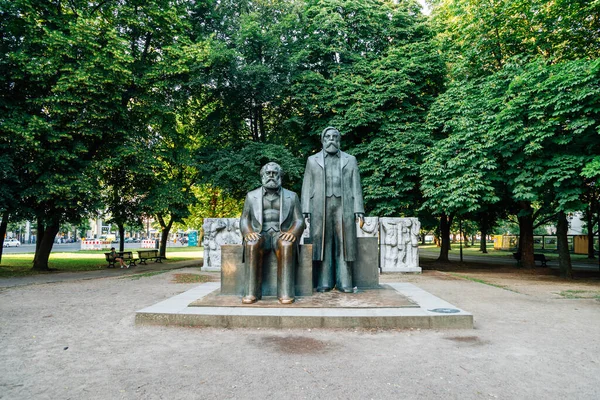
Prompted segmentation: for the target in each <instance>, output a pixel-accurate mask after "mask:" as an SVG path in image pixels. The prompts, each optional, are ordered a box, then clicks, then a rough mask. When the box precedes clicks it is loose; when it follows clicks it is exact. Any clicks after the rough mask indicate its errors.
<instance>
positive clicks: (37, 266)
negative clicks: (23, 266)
mask: <svg viewBox="0 0 600 400" xmlns="http://www.w3.org/2000/svg"><path fill="white" fill-rule="evenodd" d="M39 227H40V223H39V222H38V229H39ZM59 229H60V223H59V222H58V221H52V223H51V224H50V225H48V226H46V229H43V232H44V234H43V237H42V239H41V240H40V241H39V242H38V245H37V246H36V250H35V256H34V257H33V269H34V270H36V271H49V270H50V268H49V267H48V259H49V258H50V252H51V251H52V246H53V245H54V238H55V237H56V234H57V233H58V231H59ZM38 235H39V232H38Z"/></svg>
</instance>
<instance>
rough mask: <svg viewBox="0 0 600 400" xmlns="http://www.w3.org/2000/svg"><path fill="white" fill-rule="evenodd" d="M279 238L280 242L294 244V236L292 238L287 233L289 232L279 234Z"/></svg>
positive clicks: (291, 235)
mask: <svg viewBox="0 0 600 400" xmlns="http://www.w3.org/2000/svg"><path fill="white" fill-rule="evenodd" d="M279 237H280V238H281V239H282V240H285V241H288V242H292V243H294V242H295V241H296V236H294V235H293V234H292V233H289V232H282V233H281V234H279Z"/></svg>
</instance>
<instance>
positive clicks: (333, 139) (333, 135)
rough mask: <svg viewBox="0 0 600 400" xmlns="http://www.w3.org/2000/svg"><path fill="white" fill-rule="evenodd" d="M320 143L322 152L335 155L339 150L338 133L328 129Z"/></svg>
mask: <svg viewBox="0 0 600 400" xmlns="http://www.w3.org/2000/svg"><path fill="white" fill-rule="evenodd" d="M321 142H322V143H323V150H325V151H326V152H328V153H329V154H335V153H337V152H338V150H339V149H340V133H339V132H338V131H337V130H335V129H330V130H328V131H327V132H325V134H324V135H323V139H322V141H321Z"/></svg>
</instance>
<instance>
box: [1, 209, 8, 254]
mask: <svg viewBox="0 0 600 400" xmlns="http://www.w3.org/2000/svg"><path fill="white" fill-rule="evenodd" d="M8 217H9V213H8V210H6V211H4V214H2V222H1V223H0V262H1V261H2V250H3V249H4V237H5V236H6V229H7V228H8Z"/></svg>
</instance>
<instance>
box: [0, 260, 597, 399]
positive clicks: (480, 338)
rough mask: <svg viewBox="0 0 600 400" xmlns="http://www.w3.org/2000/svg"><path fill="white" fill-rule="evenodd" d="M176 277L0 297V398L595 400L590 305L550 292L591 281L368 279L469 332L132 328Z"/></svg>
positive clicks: (455, 276) (35, 289) (469, 274)
mask: <svg viewBox="0 0 600 400" xmlns="http://www.w3.org/2000/svg"><path fill="white" fill-rule="evenodd" d="M182 273H186V274H199V273H200V272H199V270H198V268H185V269H178V270H171V271H167V272H164V273H161V274H156V275H151V274H149V273H146V274H145V275H144V276H140V275H123V276H116V275H114V274H113V275H108V276H106V277H103V278H100V277H96V278H95V279H85V280H73V279H70V280H64V281H61V282H52V283H43V282H37V284H33V285H26V286H14V287H4V288H2V289H0V360H1V361H0V398H2V399H11V400H12V399H223V398H236V399H246V398H249V399H253V398H257V399H259V398H261V399H263V398H264V399H282V398H290V399H319V398H325V397H326V398H329V399H348V398H353V399H399V398H406V399H495V398H498V399H598V398H600V385H598V380H599V378H598V376H599V374H600V302H599V301H598V300H595V299H565V298H564V297H563V296H560V295H558V293H559V292H561V291H565V290H585V291H587V292H589V291H600V284H599V282H598V281H597V280H586V281H575V282H569V283H564V282H562V281H559V280H558V279H556V278H553V277H544V276H542V277H533V276H531V277H523V276H519V275H511V274H502V273H496V272H489V271H476V270H474V271H466V272H457V273H449V272H439V271H425V273H424V274H422V275H411V276H402V275H394V274H389V275H384V276H382V279H381V281H382V282H386V281H388V282H389V281H409V282H411V283H415V284H416V285H418V286H420V287H421V288H423V289H425V290H427V291H429V292H431V293H433V294H434V295H436V296H438V297H440V298H442V299H444V300H447V301H449V302H450V303H452V304H455V305H457V306H458V307H461V308H463V309H465V310H468V311H470V312H472V313H473V314H474V316H475V326H476V327H475V329H473V330H445V331H436V330H392V331H365V330H360V331H354V330H315V329H313V330H285V331H279V330H269V329H253V330H249V329H237V330H229V329H225V330H222V329H210V328H204V329H200V328H193V329H192V328H179V327H155V326H136V325H134V317H135V311H136V310H139V309H142V308H144V307H147V306H150V305H152V304H155V303H157V302H159V301H161V300H164V299H167V298H169V297H171V296H173V295H175V294H178V293H181V292H183V291H186V290H188V289H190V288H192V287H194V286H196V285H198V283H184V284H182V283H175V282H174V279H175V277H176V274H182ZM202 274H203V275H209V276H210V278H211V279H218V273H202ZM149 275H151V276H149ZM466 278H468V279H466ZM469 279H474V280H479V281H474V280H469ZM480 281H484V283H482V282H480ZM486 283H489V284H486ZM492 285H497V286H492ZM5 286H7V285H5ZM498 286H503V287H498Z"/></svg>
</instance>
